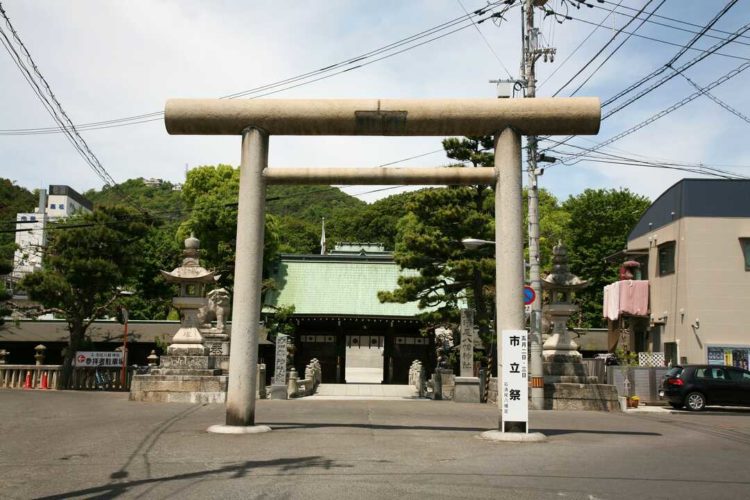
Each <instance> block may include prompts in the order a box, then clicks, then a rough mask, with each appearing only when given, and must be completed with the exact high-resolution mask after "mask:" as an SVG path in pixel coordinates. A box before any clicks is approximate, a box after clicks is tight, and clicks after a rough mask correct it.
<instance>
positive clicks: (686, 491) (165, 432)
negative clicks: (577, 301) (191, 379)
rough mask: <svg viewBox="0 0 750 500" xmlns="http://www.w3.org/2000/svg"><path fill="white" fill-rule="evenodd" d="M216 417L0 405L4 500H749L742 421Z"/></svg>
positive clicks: (354, 412)
mask: <svg viewBox="0 0 750 500" xmlns="http://www.w3.org/2000/svg"><path fill="white" fill-rule="evenodd" d="M223 418H224V410H223V406H222V405H202V406H201V405H182V404H153V403H134V402H129V401H127V398H126V395H124V394H115V393H95V392H52V391H50V392H41V391H10V390H0V497H2V498H114V497H122V498H135V497H142V498H180V499H189V498H209V497H211V498H284V499H287V498H288V499H296V498H305V499H311V498H328V499H338V498H346V499H349V498H396V499H399V500H401V499H409V498H430V499H441V498H514V499H525V498H566V499H567V498H585V499H594V498H602V499H606V498H701V499H706V498H711V499H717V498H748V497H750V475H749V474H748V471H749V470H750V410H741V409H740V410H724V411H710V412H707V413H702V414H692V413H687V412H680V413H677V414H671V413H666V412H665V413H636V414H633V413H628V414H623V413H595V412H532V413H531V424H532V430H535V431H540V432H543V433H545V434H546V435H547V436H549V439H548V441H547V442H546V443H495V442H488V441H484V440H481V439H479V438H478V437H477V436H478V435H479V433H480V432H482V431H484V430H487V429H491V428H494V427H495V426H496V424H497V410H496V409H495V408H493V407H491V406H487V405H472V404H458V403H453V402H449V401H443V402H441V401H437V402H433V401H429V402H425V401H268V400H266V401H259V403H258V408H257V421H258V423H262V424H268V425H270V426H271V427H273V429H274V430H273V431H272V432H270V433H266V434H256V435H219V434H209V433H207V432H206V431H205V429H206V428H207V427H208V426H209V425H212V424H217V423H223Z"/></svg>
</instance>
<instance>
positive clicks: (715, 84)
mask: <svg viewBox="0 0 750 500" xmlns="http://www.w3.org/2000/svg"><path fill="white" fill-rule="evenodd" d="M748 68H750V61H748V62H745V63H742V64H741V65H739V66H738V67H736V68H735V69H733V70H732V71H730V72H729V73H727V74H725V75H724V76H722V77H721V78H719V79H717V80H714V81H713V82H711V83H710V84H708V85H707V86H706V87H703V88H701V89H700V90H699V91H697V92H694V93H693V94H690V95H689V96H687V97H685V98H684V99H682V100H680V101H678V102H676V103H675V104H673V105H671V106H669V107H668V108H665V109H663V110H662V111H660V112H658V113H656V114H655V115H652V116H651V117H649V118H647V119H646V120H643V121H642V122H640V123H638V124H637V125H634V126H633V127H630V128H629V129H627V130H625V131H624V132H621V133H619V134H617V135H615V136H613V137H611V138H609V139H607V140H606V141H603V142H600V143H598V144H596V145H595V146H593V147H591V148H586V150H585V151H587V152H593V151H596V150H598V149H601V148H602V147H604V146H607V145H609V144H611V143H613V142H615V141H618V140H620V139H622V138H623V137H625V136H628V135H630V134H632V133H633V132H636V131H638V130H640V129H642V128H643V127H645V126H647V125H650V124H651V123H653V122H655V121H656V120H658V119H659V118H662V117H664V116H666V115H668V114H669V113H671V112H673V111H675V110H677V109H679V108H681V107H682V106H684V105H685V104H687V103H689V102H691V101H693V100H695V99H696V98H698V97H700V96H701V95H704V94H705V93H706V92H708V91H710V90H711V89H713V88H715V87H718V86H719V85H721V84H723V83H724V82H726V81H728V80H730V79H732V78H734V77H735V76H737V75H739V74H740V73H742V72H743V71H745V70H747V69H748ZM582 155H583V153H576V154H574V155H572V156H569V157H567V158H563V159H562V160H560V161H561V163H564V164H567V165H571V163H568V162H569V161H571V160H575V159H577V158H579V157H580V156H582ZM579 161H580V160H579ZM575 163H578V161H576V162H575Z"/></svg>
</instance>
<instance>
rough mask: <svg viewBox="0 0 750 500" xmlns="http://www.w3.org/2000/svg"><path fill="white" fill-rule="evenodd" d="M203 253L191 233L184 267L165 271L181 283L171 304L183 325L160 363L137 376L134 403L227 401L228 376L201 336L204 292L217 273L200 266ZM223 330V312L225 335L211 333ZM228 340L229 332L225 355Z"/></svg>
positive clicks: (205, 301)
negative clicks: (211, 354) (147, 373)
mask: <svg viewBox="0 0 750 500" xmlns="http://www.w3.org/2000/svg"><path fill="white" fill-rule="evenodd" d="M199 254H200V241H199V240H198V238H196V237H194V236H193V235H190V237H189V238H187V239H186V240H185V250H184V252H183V255H184V258H183V260H182V265H181V266H180V267H178V268H176V269H174V270H173V271H171V272H168V271H162V272H161V273H162V276H163V277H164V279H165V280H166V281H167V282H169V283H176V284H177V285H179V294H178V295H177V296H176V297H174V298H173V299H172V304H173V305H174V307H175V308H176V309H177V310H178V311H179V313H180V328H179V329H178V330H177V333H175V335H174V337H173V338H172V343H171V344H170V345H169V347H168V348H167V354H166V355H164V356H162V357H161V364H160V366H159V367H158V368H154V369H152V370H151V372H150V374H149V375H136V376H135V377H133V381H132V383H131V387H130V399H131V400H132V401H160V402H189V403H223V402H224V401H225V400H226V388H227V377H226V376H224V375H222V369H221V367H220V366H219V364H220V359H219V357H218V356H210V355H209V354H210V349H209V347H207V346H206V345H204V343H203V336H202V335H201V326H203V324H204V322H205V313H203V315H202V313H201V311H202V310H203V311H205V310H206V309H207V306H208V304H209V299H207V298H206V297H205V296H204V290H205V287H206V286H207V285H209V284H213V283H215V282H216V281H217V280H218V279H219V276H218V275H217V274H216V273H215V272H214V271H209V270H207V269H204V268H203V267H201V265H200V261H199ZM209 326H210V325H209ZM217 328H218V325H217ZM223 329H224V325H223V316H222V323H221V333H219V332H218V331H213V332H212V331H211V330H210V328H209V332H211V333H215V334H217V335H221V334H223ZM228 339H229V336H228V335H227V336H226V339H225V340H226V342H227V354H228Z"/></svg>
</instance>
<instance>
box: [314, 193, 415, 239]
mask: <svg viewBox="0 0 750 500" xmlns="http://www.w3.org/2000/svg"><path fill="white" fill-rule="evenodd" d="M415 196H418V195H415V193H414V192H407V193H398V194H394V195H392V196H388V197H387V198H382V199H380V200H377V201H375V202H373V203H371V204H369V205H366V206H364V207H362V208H361V209H350V210H349V211H348V215H347V216H346V217H343V218H342V220H341V228H342V232H343V233H344V234H347V235H351V236H350V239H351V240H352V241H359V242H371V243H382V244H383V245H384V246H385V248H386V249H387V250H393V249H394V248H395V246H396V231H395V230H394V229H395V228H396V224H397V223H398V221H399V219H401V218H402V217H403V216H404V215H406V213H407V206H408V204H409V202H410V201H411V200H412V198H414V197H415ZM326 222H327V221H326Z"/></svg>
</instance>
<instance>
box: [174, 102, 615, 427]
mask: <svg viewBox="0 0 750 500" xmlns="http://www.w3.org/2000/svg"><path fill="white" fill-rule="evenodd" d="M164 120H165V124H166V127H167V131H168V132H169V133H170V134H182V135H241V136H242V162H241V166H240V192H239V205H238V209H237V210H238V214H237V254H236V258H235V273H234V276H235V284H234V286H235V288H234V297H233V304H232V310H233V311H234V313H233V314H234V316H233V320H232V349H231V351H230V358H229V385H228V389H227V413H226V425H224V426H212V428H210V429H209V430H211V431H214V432H228V433H254V432H264V431H267V430H270V428H269V427H267V426H260V425H258V426H256V425H255V385H256V383H257V380H256V378H257V376H256V367H255V366H256V364H257V352H258V338H259V330H260V326H259V322H260V307H261V304H260V285H261V272H262V263H263V228H264V213H263V212H264V205H265V186H266V183H278V184H314V183H320V184H424V185H427V184H438V185H444V184H453V185H460V184H463V185H466V184H468V185H471V184H489V185H493V186H494V187H495V193H496V196H495V210H496V214H501V215H502V216H501V217H499V218H498V221H497V223H496V230H495V238H496V242H497V259H496V266H497V283H496V289H497V298H496V300H497V315H498V325H497V334H498V335H500V334H501V332H502V331H503V330H507V329H514V330H518V329H523V327H524V314H523V298H522V297H523V296H522V289H523V239H522V233H523V229H522V227H523V226H522V224H523V218H522V209H521V135H522V134H526V135H550V134H551V135H555V134H565V135H568V134H580V135H589V134H596V133H597V132H598V131H599V123H600V121H601V107H600V104H599V100H598V99H596V98H589V97H579V98H537V99H404V100H390V99H320V100H305V99H299V100H294V99H282V100H276V99H268V100H264V99H259V100H220V99H171V100H169V101H167V105H166V109H165V113H164ZM488 134H494V135H495V168H494V169H489V168H479V169H468V168H420V169H416V168H377V169H373V168H363V169H358V168H338V169H331V168H319V169H282V168H267V163H268V137H269V136H270V135H366V136H385V135H393V136H452V135H453V136H455V135H458V136H465V135H488ZM456 243H457V244H459V242H456ZM497 344H498V346H499V345H500V342H499V341H498V342H497ZM498 354H499V353H498ZM499 360H500V356H499V355H498V363H499ZM532 375H533V374H532ZM539 375H540V376H541V374H539ZM498 404H501V403H500V402H498Z"/></svg>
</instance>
